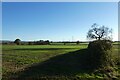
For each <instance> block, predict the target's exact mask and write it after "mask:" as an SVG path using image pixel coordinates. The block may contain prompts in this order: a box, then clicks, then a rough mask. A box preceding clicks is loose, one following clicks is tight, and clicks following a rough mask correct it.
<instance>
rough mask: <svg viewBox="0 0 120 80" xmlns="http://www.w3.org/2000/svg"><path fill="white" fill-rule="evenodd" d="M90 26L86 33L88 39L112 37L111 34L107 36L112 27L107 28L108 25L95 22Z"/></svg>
mask: <svg viewBox="0 0 120 80" xmlns="http://www.w3.org/2000/svg"><path fill="white" fill-rule="evenodd" d="M91 27H92V28H91V29H90V30H89V31H88V33H87V38H88V39H96V40H101V39H112V36H109V34H110V33H111V34H112V29H109V28H108V27H105V26H104V25H103V26H98V25H97V24H96V23H94V24H93V25H92V26H91Z"/></svg>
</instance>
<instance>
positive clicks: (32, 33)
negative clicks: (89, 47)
mask: <svg viewBox="0 0 120 80" xmlns="http://www.w3.org/2000/svg"><path fill="white" fill-rule="evenodd" d="M93 23H97V24H98V25H105V26H106V27H109V28H112V29H113V40H118V3H117V2H3V3H2V39H3V40H15V39H16V38H19V39H21V40H23V41H29V40H50V41H77V40H79V41H86V40H87V38H86V35H87V32H88V30H89V29H90V28H91V25H92V24H93Z"/></svg>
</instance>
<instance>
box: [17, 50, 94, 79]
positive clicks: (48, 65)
mask: <svg viewBox="0 0 120 80" xmlns="http://www.w3.org/2000/svg"><path fill="white" fill-rule="evenodd" d="M86 55H87V49H81V50H77V51H74V52H69V53H66V54H62V55H58V56H55V57H52V58H50V59H49V60H47V61H44V62H42V63H39V64H34V65H32V66H30V67H27V68H26V69H25V70H24V71H22V72H19V77H18V79H20V80H24V79H25V80H27V79H29V80H30V79H36V78H38V77H39V78H40V77H46V76H69V77H70V76H75V75H76V74H80V73H89V72H91V71H92V70H91V69H90V67H89V65H86V64H87V61H88V60H87V57H88V56H86Z"/></svg>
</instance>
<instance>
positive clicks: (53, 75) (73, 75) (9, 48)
mask: <svg viewBox="0 0 120 80" xmlns="http://www.w3.org/2000/svg"><path fill="white" fill-rule="evenodd" d="M86 48H87V44H81V45H75V44H74V45H3V46H2V53H3V54H2V63H3V64H2V65H3V67H2V70H3V80H18V79H20V80H24V79H26V80H39V79H40V80H41V79H44V80H73V79H74V80H80V79H82V78H96V79H97V78H100V79H103V78H104V77H106V76H107V75H105V74H102V73H94V72H91V71H89V70H84V69H82V67H85V66H83V65H84V64H81V63H82V62H84V53H85V52H86V50H87V49H86ZM113 51H114V52H113V54H112V55H113V58H115V59H117V60H118V45H114V48H113ZM81 65H82V67H81ZM119 68H120V67H119ZM117 71H119V72H118V73H115V74H119V73H120V69H117Z"/></svg>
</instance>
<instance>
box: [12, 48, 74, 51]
mask: <svg viewBox="0 0 120 80" xmlns="http://www.w3.org/2000/svg"><path fill="white" fill-rule="evenodd" d="M66 49H74V48H19V49H14V50H32V51H33V50H66ZM75 49H76V48H75Z"/></svg>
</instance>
